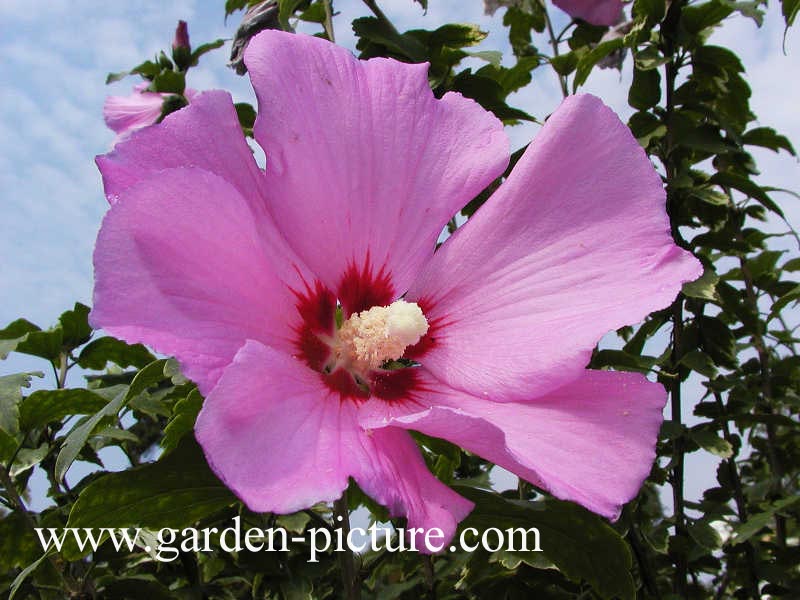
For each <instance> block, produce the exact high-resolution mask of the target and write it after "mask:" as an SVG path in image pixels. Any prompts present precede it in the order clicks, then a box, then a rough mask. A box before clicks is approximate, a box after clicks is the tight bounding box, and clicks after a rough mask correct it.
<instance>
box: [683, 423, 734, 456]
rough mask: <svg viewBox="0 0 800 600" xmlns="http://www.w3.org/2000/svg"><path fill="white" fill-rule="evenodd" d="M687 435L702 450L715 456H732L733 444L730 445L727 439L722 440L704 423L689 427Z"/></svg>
mask: <svg viewBox="0 0 800 600" xmlns="http://www.w3.org/2000/svg"><path fill="white" fill-rule="evenodd" d="M689 437H690V438H691V439H692V441H694V443H695V444H697V445H698V446H700V447H701V448H702V449H703V450H706V451H708V452H710V453H711V454H714V455H715V456H719V457H721V458H730V457H731V456H733V446H731V445H730V443H728V441H727V440H723V439H722V438H721V437H719V436H718V435H717V434H716V433H714V432H713V431H711V430H709V429H708V428H707V427H705V426H704V425H698V426H697V427H693V428H692V429H690V430H689Z"/></svg>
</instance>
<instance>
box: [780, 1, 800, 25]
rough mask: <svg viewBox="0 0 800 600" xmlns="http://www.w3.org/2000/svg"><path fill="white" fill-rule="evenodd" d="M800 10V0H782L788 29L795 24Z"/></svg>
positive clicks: (782, 9)
mask: <svg viewBox="0 0 800 600" xmlns="http://www.w3.org/2000/svg"><path fill="white" fill-rule="evenodd" d="M798 11H800V0H781V12H783V19H784V21H785V22H786V28H787V29H788V28H789V27H791V26H792V25H793V24H794V20H795V18H796V17H797V12H798Z"/></svg>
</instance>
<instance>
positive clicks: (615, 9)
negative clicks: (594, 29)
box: [553, 0, 622, 27]
mask: <svg viewBox="0 0 800 600" xmlns="http://www.w3.org/2000/svg"><path fill="white" fill-rule="evenodd" d="M553 4H555V5H556V6H557V7H559V8H560V9H561V10H563V11H564V12H565V13H567V14H568V15H569V16H570V17H573V18H575V19H583V20H584V21H586V22H587V23H591V24H592V25H605V26H607V27H611V26H612V25H616V24H617V23H619V21H620V17H621V16H622V1H621V0H553Z"/></svg>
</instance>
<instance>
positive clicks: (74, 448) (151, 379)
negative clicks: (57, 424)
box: [55, 359, 167, 481]
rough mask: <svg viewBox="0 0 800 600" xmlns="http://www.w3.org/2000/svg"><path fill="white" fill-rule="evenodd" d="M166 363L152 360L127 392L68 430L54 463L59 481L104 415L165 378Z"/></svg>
mask: <svg viewBox="0 0 800 600" xmlns="http://www.w3.org/2000/svg"><path fill="white" fill-rule="evenodd" d="M166 364H167V361H166V359H160V360H156V361H153V362H152V363H150V364H149V365H147V366H146V367H145V368H144V369H142V370H141V371H139V372H138V373H137V374H136V377H134V378H133V381H132V382H131V385H130V387H129V388H128V390H127V392H120V393H118V394H117V396H116V397H115V398H114V399H113V400H112V401H111V402H109V403H108V404H106V406H105V407H103V408H102V409H101V410H100V411H99V412H97V413H95V414H94V415H92V416H91V417H89V418H88V419H86V420H85V421H84V422H82V423H81V424H80V425H77V426H76V427H74V428H73V429H72V431H70V432H69V434H68V435H67V437H66V438H65V439H64V442H63V444H62V446H61V451H60V452H59V453H58V457H57V458H56V465H55V474H56V478H57V479H58V480H59V481H62V480H63V479H64V476H65V475H66V474H67V470H68V469H69V467H70V466H71V465H72V463H73V462H74V461H75V458H76V457H77V456H78V454H79V453H80V451H81V448H83V446H84V445H85V444H86V441H87V440H88V439H89V436H90V435H92V433H93V432H94V430H95V429H96V428H97V426H98V425H99V424H100V422H101V421H103V419H105V418H106V417H116V416H117V414H118V413H119V411H120V410H121V409H122V407H123V406H125V405H126V404H127V403H128V402H129V401H130V400H131V399H132V398H135V397H136V396H138V395H139V394H140V393H142V392H143V391H145V390H146V389H147V388H148V387H150V386H152V385H155V384H156V383H159V382H160V381H162V380H163V379H164V378H165V375H164V366H165V365H166Z"/></svg>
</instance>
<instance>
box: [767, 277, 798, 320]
mask: <svg viewBox="0 0 800 600" xmlns="http://www.w3.org/2000/svg"><path fill="white" fill-rule="evenodd" d="M798 300H800V284H798V285H796V286H795V287H793V288H792V289H791V290H789V291H788V292H786V293H785V294H783V295H782V296H781V297H780V298H778V300H776V301H775V303H774V304H773V305H772V310H770V313H769V318H770V319H774V318H775V317H777V316H778V315H779V314H780V312H781V310H783V308H784V307H785V306H787V305H788V304H790V303H791V302H795V303H796V302H797V301H798Z"/></svg>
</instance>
